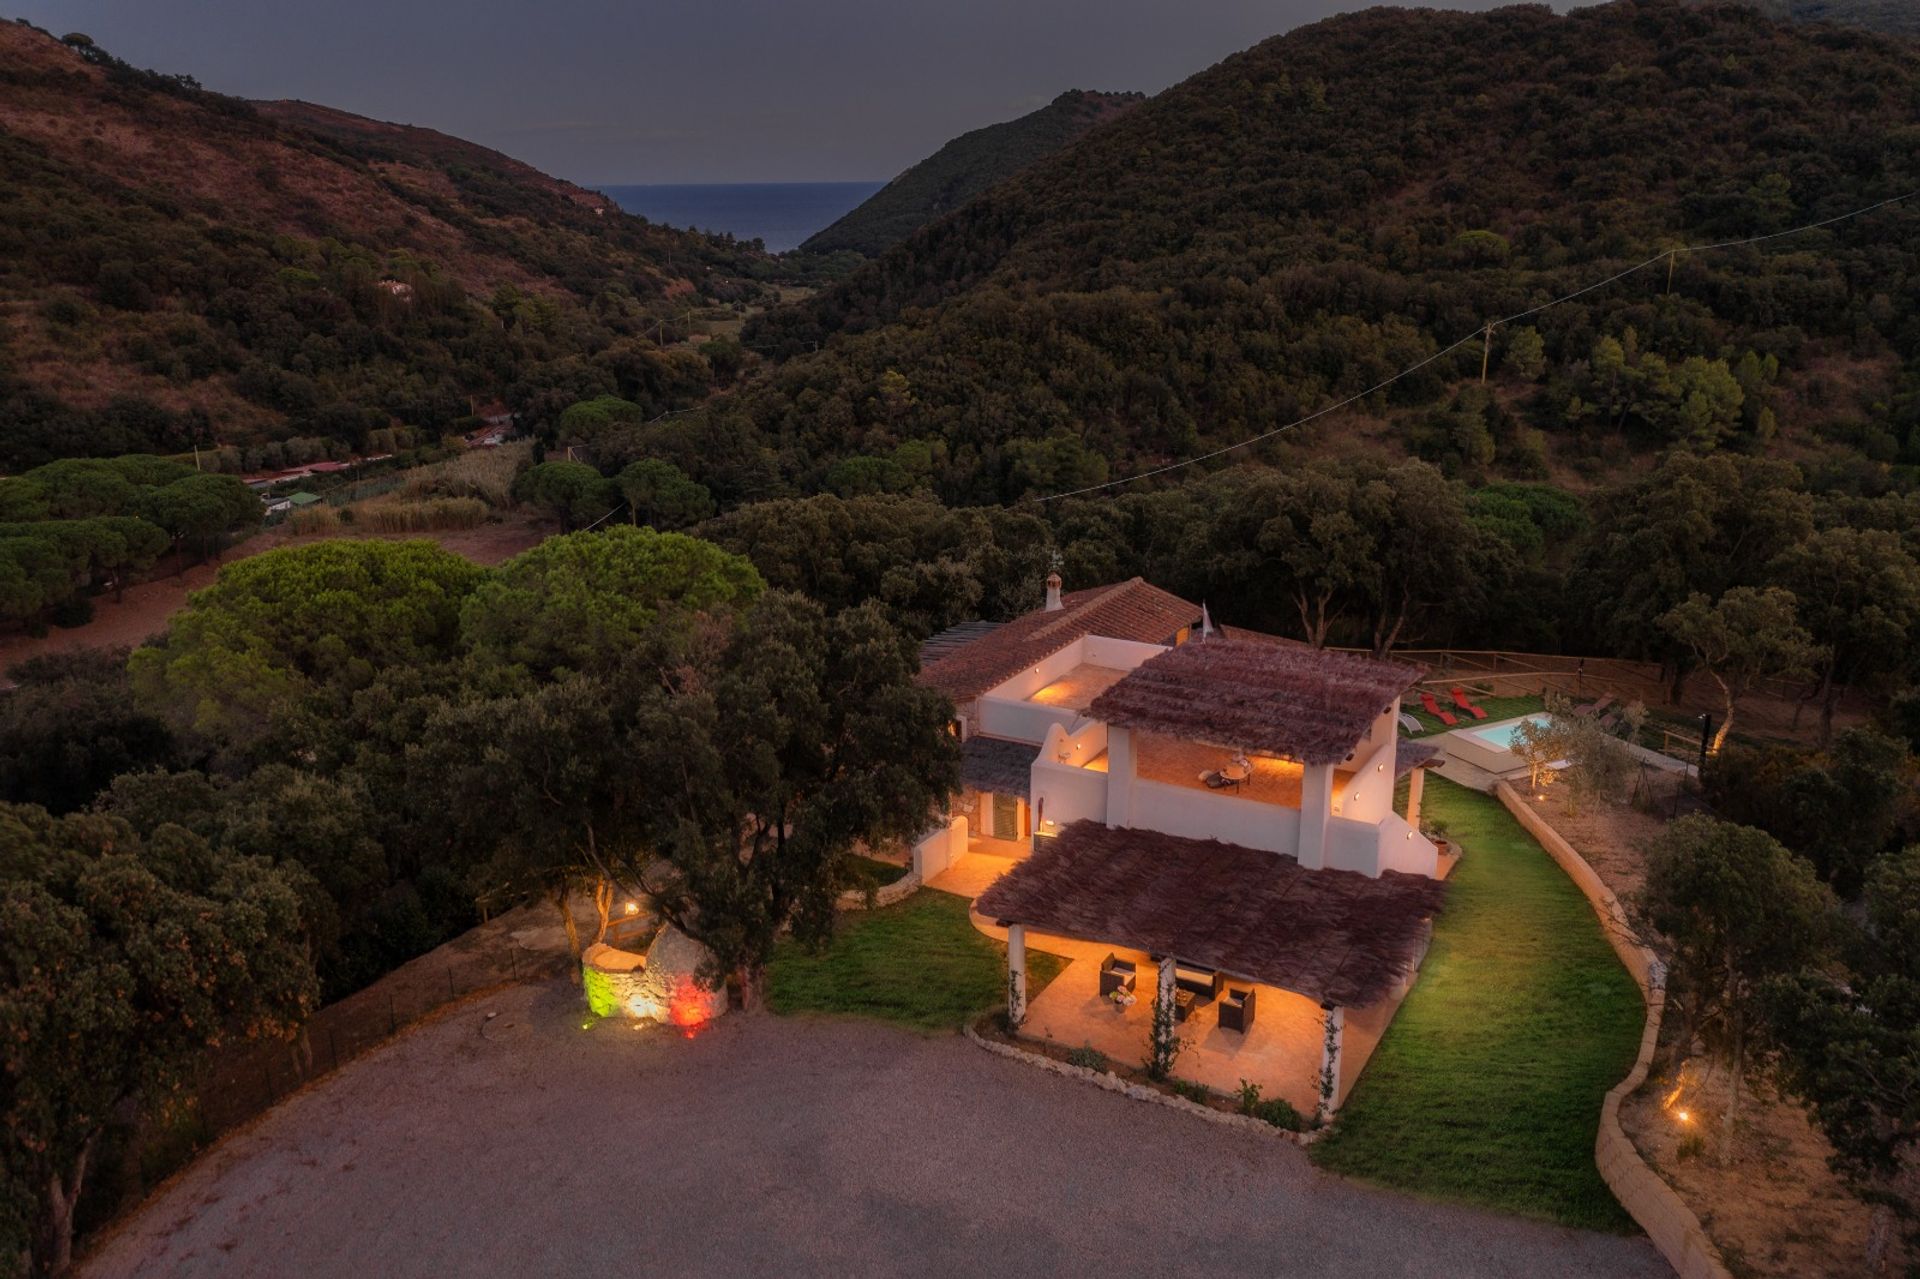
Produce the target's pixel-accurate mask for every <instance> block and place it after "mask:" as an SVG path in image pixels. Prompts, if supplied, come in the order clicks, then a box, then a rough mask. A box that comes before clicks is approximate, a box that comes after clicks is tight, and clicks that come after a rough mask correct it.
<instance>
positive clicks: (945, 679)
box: [920, 577, 1200, 702]
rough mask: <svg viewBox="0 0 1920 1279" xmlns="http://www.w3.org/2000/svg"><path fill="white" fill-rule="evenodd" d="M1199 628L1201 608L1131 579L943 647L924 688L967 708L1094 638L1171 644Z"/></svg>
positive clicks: (926, 668)
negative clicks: (1080, 641)
mask: <svg viewBox="0 0 1920 1279" xmlns="http://www.w3.org/2000/svg"><path fill="white" fill-rule="evenodd" d="M1199 621H1200V606H1199V605H1198V604H1189V603H1187V601H1185V600H1183V599H1181V598H1180V597H1179V596H1178V595H1173V594H1169V593H1168V592H1166V591H1163V590H1161V589H1160V588H1159V587H1157V586H1154V585H1152V584H1150V583H1148V582H1146V581H1143V580H1142V579H1140V578H1137V577H1136V578H1131V579H1129V580H1128V581H1125V582H1119V583H1116V584H1114V585H1112V586H1095V587H1090V588H1089V589H1087V590H1084V591H1072V592H1070V593H1068V594H1066V595H1063V596H1061V597H1060V607H1059V608H1057V609H1054V610H1051V611H1049V610H1047V609H1039V610H1036V611H1035V612H1032V613H1027V614H1023V615H1022V616H1020V617H1016V618H1014V619H1013V620H1012V621H1011V622H1007V623H1005V624H1004V625H1001V626H996V627H993V628H992V629H990V630H988V631H986V632H985V633H983V634H980V635H978V636H976V637H974V638H972V639H971V640H969V641H968V642H966V643H964V644H961V645H960V646H959V647H957V648H955V647H946V646H940V645H936V647H935V649H934V654H935V660H933V661H931V662H927V661H926V657H925V656H924V655H923V656H922V659H921V660H922V661H923V662H926V664H925V665H923V666H922V667H921V670H920V682H921V683H922V684H925V685H926V686H928V687H929V688H937V689H939V690H940V691H941V692H943V693H945V694H946V695H947V696H949V697H951V698H953V700H954V701H956V702H964V701H967V700H969V699H971V698H975V697H978V696H980V695H981V694H982V693H984V692H986V691H987V690H988V689H990V688H992V687H993V686H994V685H996V684H1003V683H1005V682H1006V681H1007V680H1010V679H1012V678H1013V677H1014V676H1015V675H1018V674H1019V673H1020V672H1021V671H1022V670H1023V669H1025V668H1026V667H1028V666H1032V665H1034V664H1035V663H1037V662H1040V661H1042V660H1044V659H1046V658H1048V657H1051V656H1053V655H1054V654H1055V653H1057V652H1059V651H1060V650H1061V649H1063V648H1065V647H1067V645H1069V644H1071V643H1073V642H1074V641H1075V640H1078V639H1082V638H1084V637H1086V636H1088V635H1104V636H1106V637H1107V638H1109V639H1121V640H1136V641H1138V642H1140V643H1142V644H1167V643H1171V642H1172V640H1173V638H1174V636H1175V635H1177V634H1178V633H1179V632H1180V631H1181V630H1183V629H1185V628H1186V627H1189V626H1193V625H1195V624H1197V623H1198V622H1199Z"/></svg>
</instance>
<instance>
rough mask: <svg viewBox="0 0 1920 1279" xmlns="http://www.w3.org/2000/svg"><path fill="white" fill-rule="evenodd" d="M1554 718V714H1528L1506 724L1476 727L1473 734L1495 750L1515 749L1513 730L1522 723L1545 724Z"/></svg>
mask: <svg viewBox="0 0 1920 1279" xmlns="http://www.w3.org/2000/svg"><path fill="white" fill-rule="evenodd" d="M1552 718H1553V717H1552V716H1550V715H1546V714H1544V713H1543V714H1539V715H1528V716H1525V717H1524V718H1521V719H1516V720H1509V721H1507V722H1506V723H1504V724H1495V725H1493V726H1492V727H1490V728H1476V729H1474V730H1473V736H1475V737H1477V738H1479V739H1480V740H1481V741H1483V742H1485V743H1486V744H1487V745H1489V746H1491V747H1493V748H1494V749H1495V750H1501V751H1510V750H1512V749H1513V731H1514V730H1515V729H1517V728H1519V727H1520V726H1521V725H1522V724H1540V725H1545V724H1548V723H1551V722H1552Z"/></svg>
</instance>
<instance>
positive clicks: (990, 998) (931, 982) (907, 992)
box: [767, 889, 1066, 1030]
mask: <svg viewBox="0 0 1920 1279" xmlns="http://www.w3.org/2000/svg"><path fill="white" fill-rule="evenodd" d="M1064 967H1066V961H1065V960H1063V959H1060V958H1059V957H1057V956H1054V955H1043V954H1041V953H1039V952H1038V951H1035V950H1031V949H1029V950H1028V951H1027V992H1028V995H1029V996H1030V997H1031V996H1033V995H1037V994H1039V993H1040V991H1041V990H1042V989H1043V988H1044V987H1045V986H1046V984H1047V983H1048V982H1050V981H1052V980H1053V978H1054V976H1055V975H1056V974H1058V973H1059V971H1060V970H1061V969H1062V968H1064ZM1006 974H1007V948H1006V947H1005V946H1003V945H1001V944H1000V943H999V942H997V941H994V940H993V939H992V938H991V937H987V936H985V935H983V934H982V933H980V932H979V931H978V930H977V929H975V928H974V926H973V924H972V923H971V922H970V921H969V920H968V918H967V903H966V900H965V899H964V898H961V897H955V896H954V895H953V894H951V893H942V892H937V891H935V890H933V889H922V890H920V891H919V892H917V893H915V894H913V895H912V896H911V897H909V898H907V899H906V900H905V901H903V902H901V903H900V904H899V905H897V906H887V907H885V908H883V909H880V910H870V911H859V912H849V913H848V914H846V915H843V916H841V919H840V933H839V936H837V937H835V938H834V940H833V944H832V945H831V946H830V947H828V948H827V950H826V951H825V952H824V953H822V954H813V953H810V952H808V951H807V950H806V949H805V948H803V947H801V946H800V945H798V944H797V943H795V942H792V941H785V942H782V943H780V945H779V947H778V948H777V949H775V951H774V954H773V963H772V964H771V966H770V967H769V969H768V973H767V1004H768V1006H769V1007H771V1008H772V1009H773V1010H774V1011H775V1012H779V1013H799V1012H820V1013H860V1014H863V1015H865V1016H869V1017H880V1018H884V1019H885V1020H887V1021H896V1022H901V1023H904V1024H905V1025H908V1026H912V1027H915V1028H917V1029H920V1030H952V1029H955V1028H956V1027H958V1026H959V1025H960V1024H961V1023H962V1022H964V1021H965V1020H966V1019H967V1018H969V1017H971V1016H973V1015H974V1014H976V1013H979V1012H982V1011H984V1010H985V1009H988V1008H992V1007H994V1006H996V1005H998V1004H1001V1003H1004V1002H1005V1001H1006Z"/></svg>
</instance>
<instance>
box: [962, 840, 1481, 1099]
mask: <svg viewBox="0 0 1920 1279" xmlns="http://www.w3.org/2000/svg"><path fill="white" fill-rule="evenodd" d="M1445 891H1446V887H1445V884H1444V883H1443V882H1442V881H1439V880H1435V879H1429V878H1427V877H1425V876H1422V875H1409V874H1401V873H1398V872H1393V871H1389V872H1386V873H1384V874H1382V875H1381V876H1380V877H1378V878H1371V877H1368V876H1366V875H1361V874H1357V873H1353V872H1349V871H1339V870H1307V869H1305V868H1303V867H1302V866H1301V865H1300V863H1299V862H1298V861H1297V860H1296V859H1294V858H1292V857H1287V856H1284V855H1280V854H1276V853H1271V852H1265V851H1262V850H1259V849H1252V848H1243V847H1240V846H1237V845H1233V844H1223V843H1219V842H1218V841H1214V840H1201V839H1187V838H1182V837H1180V836H1176V835H1167V834H1163V833H1161V832H1158V831H1150V830H1138V829H1116V828H1110V827H1107V826H1104V825H1101V824H1099V823H1096V822H1084V821H1083V822H1075V823H1073V824H1072V825H1070V826H1068V827H1066V828H1065V829H1064V830H1063V831H1062V832H1061V833H1060V834H1059V835H1058V836H1056V837H1054V838H1051V839H1046V840H1042V841H1040V847H1039V849H1038V850H1037V851H1036V852H1035V853H1034V854H1033V856H1031V857H1030V858H1028V859H1026V860H1025V861H1023V862H1020V863H1018V864H1016V865H1015V866H1013V867H1012V869H1010V870H1009V871H1008V872H1007V874H1005V875H1004V876H1002V877H1001V878H1000V879H999V880H998V881H997V882H995V883H994V884H993V885H992V886H991V887H989V888H988V889H987V890H986V891H985V892H984V893H982V894H981V895H980V897H979V898H978V899H977V900H976V901H975V903H974V912H975V914H976V915H977V916H980V917H982V919H983V922H986V923H989V924H993V925H997V926H998V927H1001V928H1005V929H1006V934H1007V953H1008V965H1009V973H1010V974H1011V978H1012V979H1011V981H1010V988H1011V991H1012V996H1013V998H1012V1004H1013V1006H1012V1007H1011V1008H1010V1009H1009V1015H1010V1018H1011V1020H1012V1021H1013V1022H1014V1024H1015V1025H1024V1026H1025V1027H1026V1033H1029V1034H1033V1033H1038V1034H1040V1035H1041V1036H1042V1037H1044V1038H1046V1039H1048V1040H1050V1041H1051V1042H1054V1043H1057V1044H1059V1045H1061V1046H1063V1047H1066V1048H1077V1047H1081V1046H1082V1045H1089V1046H1092V1047H1095V1048H1098V1049H1099V1050H1100V1051H1102V1052H1104V1053H1106V1054H1107V1055H1108V1056H1109V1057H1111V1058H1113V1059H1114V1060H1118V1061H1129V1062H1130V1061H1136V1060H1139V1059H1140V1058H1141V1057H1143V1056H1144V1055H1145V1053H1146V1050H1147V1041H1148V1036H1149V1035H1150V1033H1151V1024H1152V1005H1153V1002H1154V1000H1155V999H1156V998H1166V999H1168V1000H1170V1001H1174V1002H1176V1003H1177V1004H1179V1005H1180V1007H1181V1011H1182V1016H1183V1020H1182V1023H1181V1027H1180V1034H1181V1037H1182V1038H1183V1039H1185V1040H1186V1041H1187V1048H1186V1049H1185V1050H1184V1051H1183V1053H1182V1055H1181V1057H1180V1059H1179V1060H1178V1061H1177V1062H1176V1064H1175V1067H1174V1069H1175V1073H1176V1074H1178V1075H1180V1076H1181V1077H1182V1078H1188V1079H1194V1080H1196V1081H1198V1082H1200V1083H1204V1084H1206V1085H1208V1086H1209V1087H1212V1088H1215V1089H1218V1090H1221V1091H1225V1092H1232V1091H1233V1090H1234V1089H1235V1088H1236V1087H1237V1086H1238V1084H1239V1081H1240V1080H1241V1079H1248V1080H1251V1081H1253V1082H1256V1083H1259V1084H1261V1085H1262V1087H1263V1089H1264V1091H1265V1092H1266V1095H1268V1096H1280V1097H1285V1098H1286V1099H1287V1100H1289V1101H1291V1102H1293V1103H1294V1105H1295V1106H1296V1107H1297V1108H1298V1109H1300V1110H1301V1111H1302V1113H1312V1112H1313V1111H1314V1110H1331V1109H1333V1108H1335V1107H1337V1106H1338V1105H1339V1104H1340V1102H1341V1101H1342V1100H1344V1099H1345V1097H1346V1094H1347V1092H1348V1091H1349V1090H1350V1089H1351V1087H1352V1085H1353V1082H1354V1080H1356V1079H1357V1078H1358V1076H1359V1073H1360V1070H1361V1069H1362V1067H1364V1065H1365V1062H1366V1058H1367V1057H1368V1056H1369V1055H1370V1054H1371V1053H1372V1050H1373V1047H1374V1045H1375V1044H1376V1043H1377V1042H1378V1040H1379V1036H1380V1034H1381V1033H1382V1032H1383V1031H1384V1029H1385V1026H1386V1023H1387V1021H1388V1020H1390V1019H1391V1017H1392V1014H1393V1010H1394V1008H1395V1007H1396V1006H1397V1003H1398V1000H1399V999H1400V998H1401V997H1402V996H1404V994H1405V993H1406V990H1407V987H1408V986H1409V985H1410V984H1411V981H1412V977H1413V973H1414V971H1415V969H1416V968H1417V967H1418V965H1419V962H1420V959H1421V957H1422V956H1423V955H1424V953H1425V949H1426V944H1427V939H1428V938H1429V936H1430V935H1431V921H1432V917H1433V915H1434V913H1435V912H1436V911H1438V910H1439V909H1440V905H1441V902H1442V900H1443V898H1444V896H1445ZM1030 933H1031V934H1032V942H1033V944H1034V945H1035V946H1036V947H1038V948H1041V949H1044V950H1048V951H1052V952H1057V953H1064V954H1068V955H1071V956H1073V957H1074V958H1075V960H1076V962H1075V963H1074V964H1073V965H1072V966H1071V967H1070V968H1069V969H1068V970H1067V971H1066V972H1064V973H1062V974H1061V976H1060V977H1059V978H1057V979H1056V980H1055V981H1054V982H1053V983H1052V984H1051V985H1050V986H1048V987H1047V989H1046V990H1045V991H1044V992H1043V993H1042V994H1041V995H1040V997H1039V998H1038V999H1036V1000H1034V1001H1033V1004H1032V1006H1031V1007H1028V1005H1027V1000H1026V992H1025V981H1024V975H1025V971H1026V968H1025V963H1026V959H1025V955H1026V946H1027V944H1028V941H1029V934H1030ZM1109 954H1111V955H1112V956H1113V959H1114V961H1115V962H1114V964H1113V965H1108V964H1107V963H1106V957H1107V956H1108V955H1109ZM1129 965H1130V966H1131V973H1130V974H1129V973H1126V972H1125V971H1124V970H1125V969H1126V967H1127V966H1129ZM1103 970H1104V971H1103ZM1127 976H1131V977H1132V979H1133V985H1132V989H1131V991H1130V993H1131V994H1132V995H1133V996H1134V998H1133V1002H1131V1003H1128V1002H1126V1000H1125V999H1124V998H1121V999H1118V1000H1116V999H1115V998H1114V996H1113V994H1112V990H1113V988H1114V987H1115V986H1116V985H1122V986H1124V984H1125V978H1126V977H1127ZM1249 992H1250V993H1251V995H1252V998H1251V1000H1250V1001H1246V1003H1248V1004H1250V1006H1246V1007H1242V1008H1236V1007H1235V1005H1236V1004H1239V1003H1241V1002H1242V1000H1241V999H1240V998H1236V997H1244V996H1245V995H1247V994H1248V993H1249ZM1323 1075H1324V1076H1325V1077H1326V1078H1328V1079H1331V1080H1333V1081H1334V1087H1333V1089H1332V1092H1331V1095H1325V1094H1324V1093H1323V1090H1322V1087H1321V1080H1322V1077H1323Z"/></svg>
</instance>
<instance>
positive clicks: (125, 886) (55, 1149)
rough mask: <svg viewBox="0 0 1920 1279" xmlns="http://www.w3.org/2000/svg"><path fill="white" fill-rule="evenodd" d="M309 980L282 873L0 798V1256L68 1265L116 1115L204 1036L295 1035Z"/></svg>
mask: <svg viewBox="0 0 1920 1279" xmlns="http://www.w3.org/2000/svg"><path fill="white" fill-rule="evenodd" d="M314 995H315V986H314V976H313V969H312V968H311V967H310V966H309V965H308V963H307V960H306V956H305V954H304V943H303V939H302V937H301V931H300V899H299V894H298V892H297V891H296V890H295V888H294V887H293V885H292V884H291V883H290V882H289V880H288V878H287V877H286V876H285V875H284V874H283V873H282V872H279V871H276V870H274V869H273V868H271V867H269V866H268V865H266V864H265V863H264V862H262V861H260V860H259V859H256V858H246V857H235V856H232V855H229V854H225V853H221V852H218V851H216V850H214V849H212V848H210V847H209V846H208V845H207V844H206V842H205V841H204V840H202V839H200V838H199V837H198V836H196V835H191V834H189V833H188V832H186V831H185V830H183V829H181V828H180V827H177V826H166V827H162V828H161V829H160V830H158V831H156V832H155V834H154V835H153V837H152V838H151V839H149V840H147V841H144V843H143V841H141V840H140V839H139V838H138V837H137V836H136V835H135V834H134V832H133V830H132V828H131V827H129V826H128V825H127V824H126V823H125V822H122V821H117V820H115V819H112V818H108V817H98V816H72V817H65V818H53V817H49V816H48V815H47V813H46V812H45V811H44V810H42V809H39V808H31V807H16V806H12V805H0V1109H3V1110H4V1112H5V1114H4V1118H5V1123H6V1131H7V1140H6V1141H5V1142H4V1143H0V1166H3V1167H4V1169H5V1174H6V1175H5V1180H4V1182H3V1183H0V1257H18V1256H21V1255H22V1254H30V1256H31V1259H32V1260H31V1265H32V1268H33V1270H34V1271H35V1272H36V1273H58V1272H60V1271H62V1270H64V1269H65V1268H66V1267H67V1265H68V1263H69V1262H70V1260H71V1258H72V1251H73V1225H74V1211H75V1208H76V1206H77V1205H78V1203H79V1200H80V1198H81V1196H82V1194H84V1193H85V1191H86V1189H87V1186H88V1184H89V1173H90V1172H91V1171H92V1170H93V1162H94V1158H95V1155H96V1153H97V1152H98V1150H99V1147H100V1141H101V1138H102V1136H103V1135H104V1134H105V1133H106V1131H107V1129H108V1126H109V1124H110V1123H113V1122H116V1121H121V1120H124V1118H125V1117H126V1116H127V1115H129V1114H138V1113H141V1112H143V1111H144V1112H148V1113H151V1111H152V1110H153V1109H154V1108H155V1107H157V1106H158V1105H159V1104H161V1103H162V1102H164V1101H165V1100H166V1099H167V1098H168V1097H170V1096H173V1095H176V1094H178V1093H179V1092H180V1091H181V1090H182V1089H183V1088H184V1087H186V1085H187V1084H188V1083H189V1082H190V1081H191V1079H192V1077H193V1072H194V1070H195V1068H196V1067H197V1066H198V1065H199V1063H200V1062H201V1061H202V1059H203V1058H204V1056H205V1054H206V1053H207V1051H208V1050H210V1049H213V1048H216V1047H218V1046H219V1045H221V1044H223V1043H227V1042H230V1041H232V1040H236V1039H251V1038H260V1037H267V1036H275V1037H278V1036H286V1035H289V1034H291V1032H292V1031H293V1029H294V1027H296V1026H297V1025H298V1024H299V1023H300V1021H301V1020H302V1019H303V1018H304V1017H305V1016H306V1014H307V1012H308V1011H309V1010H310V1008H311V1007H312V1004H313V1001H314ZM22 1236H25V1237H24V1238H23V1237H22Z"/></svg>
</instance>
